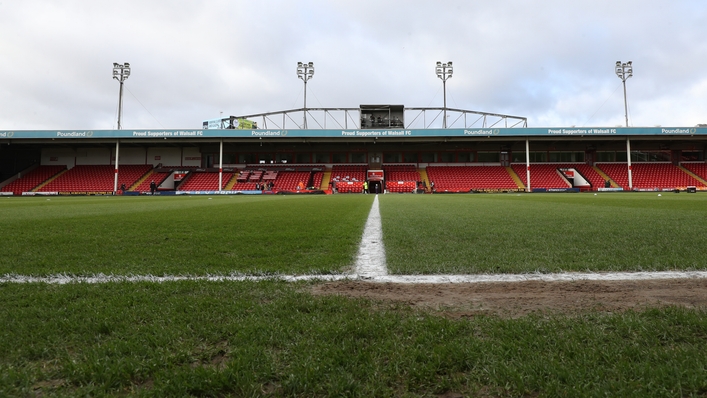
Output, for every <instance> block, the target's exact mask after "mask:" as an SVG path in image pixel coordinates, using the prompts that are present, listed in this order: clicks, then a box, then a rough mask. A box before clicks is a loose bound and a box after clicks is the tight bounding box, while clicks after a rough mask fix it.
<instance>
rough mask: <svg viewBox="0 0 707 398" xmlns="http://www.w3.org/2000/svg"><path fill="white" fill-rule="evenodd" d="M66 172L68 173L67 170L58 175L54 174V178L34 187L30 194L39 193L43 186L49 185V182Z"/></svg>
mask: <svg viewBox="0 0 707 398" xmlns="http://www.w3.org/2000/svg"><path fill="white" fill-rule="evenodd" d="M67 171H69V169H65V170H62V171H61V172H60V173H59V174H56V175H55V176H54V177H52V178H50V179H48V180H46V181H44V182H43V183H41V184H39V185H37V186H36V187H34V188H33V189H32V192H37V191H39V190H40V189H41V188H42V187H43V186H45V185H47V184H49V183H50V182H52V181H54V180H56V179H57V178H59V177H60V176H61V175H62V174H64V173H66V172H67Z"/></svg>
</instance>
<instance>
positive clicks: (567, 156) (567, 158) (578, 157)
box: [550, 152, 584, 162]
mask: <svg viewBox="0 0 707 398" xmlns="http://www.w3.org/2000/svg"><path fill="white" fill-rule="evenodd" d="M550 161H551V162H583V161H584V152H550Z"/></svg>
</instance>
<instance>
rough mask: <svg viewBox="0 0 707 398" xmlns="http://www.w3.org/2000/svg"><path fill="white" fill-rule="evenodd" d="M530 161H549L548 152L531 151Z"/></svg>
mask: <svg viewBox="0 0 707 398" xmlns="http://www.w3.org/2000/svg"><path fill="white" fill-rule="evenodd" d="M530 161H531V162H533V163H540V162H547V152H530Z"/></svg>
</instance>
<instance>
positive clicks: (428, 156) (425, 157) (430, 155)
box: [420, 152, 437, 163]
mask: <svg viewBox="0 0 707 398" xmlns="http://www.w3.org/2000/svg"><path fill="white" fill-rule="evenodd" d="M420 161H421V162H422V163H434V162H436V161H437V154H436V153H434V152H422V155H421V156H420Z"/></svg>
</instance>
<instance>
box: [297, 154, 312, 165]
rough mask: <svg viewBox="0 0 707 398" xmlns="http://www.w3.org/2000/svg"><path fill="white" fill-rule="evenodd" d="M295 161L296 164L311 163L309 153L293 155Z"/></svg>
mask: <svg viewBox="0 0 707 398" xmlns="http://www.w3.org/2000/svg"><path fill="white" fill-rule="evenodd" d="M295 159H296V162H297V163H310V162H311V154H309V153H298V154H297V155H295Z"/></svg>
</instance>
